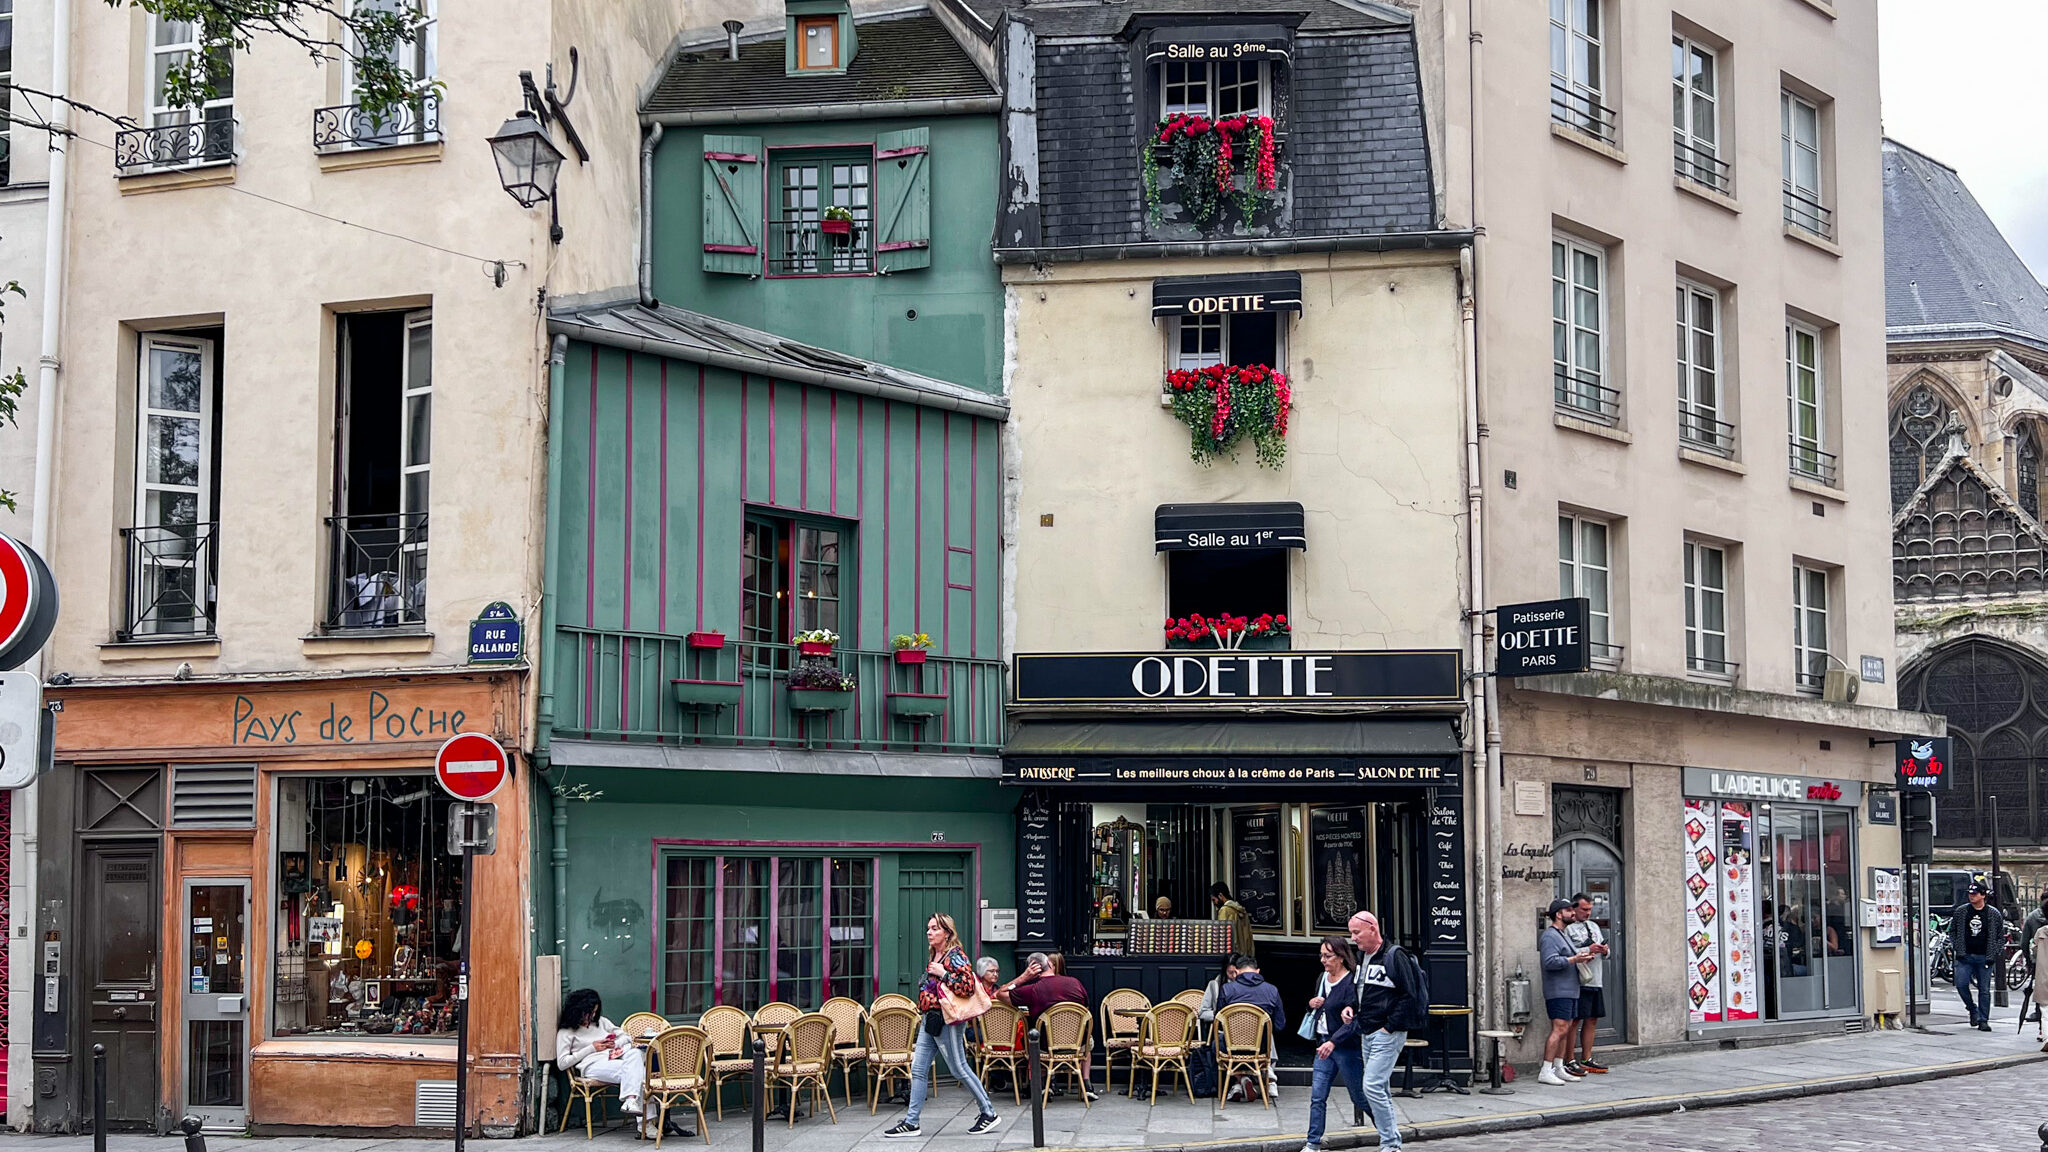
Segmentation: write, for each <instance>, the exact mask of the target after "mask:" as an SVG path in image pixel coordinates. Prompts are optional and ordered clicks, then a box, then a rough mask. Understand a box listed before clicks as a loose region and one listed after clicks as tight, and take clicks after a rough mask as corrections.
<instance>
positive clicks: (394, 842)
mask: <svg viewBox="0 0 2048 1152" xmlns="http://www.w3.org/2000/svg"><path fill="white" fill-rule="evenodd" d="M451 803H453V801H451V800H450V799H449V798H448V797H447V796H446V795H444V794H443V793H442V792H441V790H440V788H438V787H437V786H436V785H435V783H434V778H433V776H432V775H431V774H429V773H407V774H402V775H375V776H371V775H360V774H358V775H336V776H325V775H322V776H295V777H287V778H281V779H279V780H278V782H277V824H276V828H277V864H276V868H277V871H276V874H275V877H274V883H273V890H274V891H275V892H276V894H277V901H278V903H277V907H278V919H277V924H276V927H275V934H276V941H275V948H276V971H275V979H274V980H273V981H272V985H271V986H272V988H273V989H274V992H273V996H274V1000H273V1008H272V1013H271V1031H272V1034H273V1035H277V1036H309V1037H324V1036H333V1037H339V1036H353V1035H404V1036H429V1037H453V1036H454V1034H455V988H456V975H457V971H456V955H457V950H458V949H459V948H460V946H461V939H460V933H461V929H462V924H463V917H462V907H461V898H462V887H461V884H462V858H461V857H459V856H451V855H449V854H448V852H447V851H446V847H447V840H448V808H449V805H450V804H451Z"/></svg>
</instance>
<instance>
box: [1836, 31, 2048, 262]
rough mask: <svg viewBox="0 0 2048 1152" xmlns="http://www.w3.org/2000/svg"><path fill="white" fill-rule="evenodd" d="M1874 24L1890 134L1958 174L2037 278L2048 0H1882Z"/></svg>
mask: <svg viewBox="0 0 2048 1152" xmlns="http://www.w3.org/2000/svg"><path fill="white" fill-rule="evenodd" d="M1852 2H1854V0H1852ZM1878 32H1879V35H1880V37H1881V44H1880V46H1879V56H1880V63H1881V65H1882V67H1883V85H1884V131H1885V135H1887V136H1890V137H1891V138H1892V139H1894V140H1897V141H1899V142H1900V143H1901V144H1907V145H1910V146H1912V147H1913V148H1916V149H1918V150H1920V151H1922V152H1925V153H1927V154H1928V155H1929V156H1932V157H1934V158H1935V159H1936V160H1939V161H1941V162H1942V163H1943V164H1946V165H1948V166H1949V167H1951V168H1954V169H1955V170H1956V171H1957V172H1958V173H1960V174H1961V175H1962V178H1963V182H1964V183H1965V184H1968V185H1969V186H1970V191H1971V193H1973V194H1974V195H1975V196H1976V197H1977V202H1978V203H1979V204H1982V205H1983V206H1984V210H1985V211H1986V212H1989V213H1990V214H1991V219H1992V220H1993V221H1994V222H1995V223H1996V224H1997V225H1998V227H1999V230H2000V231H2002V232H2004V233H2005V238H2006V240H2007V241H2008V242H2010V243H2011V244H2012V246H2013V248H2014V249H2015V250H2017V251H2018V252H2019V254H2020V256H2021V258H2023V259H2025V260H2026V262H2027V265H2028V267H2030V268H2032V269H2033V271H2034V278H2035V279H2037V280H2038V279H2041V278H2042V276H2043V275H2044V274H2048V131H2044V129H2048V107H2044V102H2043V96H2044V94H2048V69H2044V68H2043V57H2042V53H2041V46H2042V45H2043V44H2044V43H2048V0H1938V2H1937V0H1879V3H1878Z"/></svg>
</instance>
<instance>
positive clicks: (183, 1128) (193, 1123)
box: [178, 1116, 206, 1152]
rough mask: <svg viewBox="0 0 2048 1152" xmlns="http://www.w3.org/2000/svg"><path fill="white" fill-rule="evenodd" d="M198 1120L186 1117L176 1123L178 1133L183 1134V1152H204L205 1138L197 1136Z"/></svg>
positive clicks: (194, 1117)
mask: <svg viewBox="0 0 2048 1152" xmlns="http://www.w3.org/2000/svg"><path fill="white" fill-rule="evenodd" d="M199 1128H200V1124H199V1118H198V1117H196V1116H187V1117H185V1118H184V1119H183V1120H180V1121H178V1131H180V1132H183V1133H184V1134H185V1152H206V1137H204V1136H201V1135H200V1134H199Z"/></svg>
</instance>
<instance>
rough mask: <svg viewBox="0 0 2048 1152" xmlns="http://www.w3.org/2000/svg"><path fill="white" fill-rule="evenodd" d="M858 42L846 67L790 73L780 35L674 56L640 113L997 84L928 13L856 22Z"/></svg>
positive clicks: (923, 96)
mask: <svg viewBox="0 0 2048 1152" xmlns="http://www.w3.org/2000/svg"><path fill="white" fill-rule="evenodd" d="M855 27H856V31H857V33H858V44H857V46H856V48H855V50H854V54H853V63H852V64H851V65H850V66H849V67H848V68H847V70H846V71H845V72H844V73H841V74H836V75H825V76H810V75H805V76H791V75H788V74H787V73H786V71H785V69H784V54H783V38H782V37H781V36H776V37H774V38H773V39H769V40H757V41H754V42H753V43H743V44H741V45H740V58H739V59H738V60H729V59H727V58H726V48H725V45H724V44H722V43H721V44H718V45H716V46H707V47H705V48H702V49H699V50H697V51H694V52H684V53H682V54H680V55H678V56H677V57H676V59H675V61H674V62H673V63H671V64H670V65H669V68H668V71H667V72H666V73H665V74H663V76H662V78H661V83H659V84H657V85H655V88H654V92H653V94H652V95H650V96H648V98H647V103H646V104H645V105H643V106H642V107H641V109H640V111H641V113H642V114H644V115H650V116H659V115H661V114H663V113H668V112H695V111H699V110H703V109H714V108H756V107H773V106H777V105H789V104H857V103H865V102H870V101H877V100H943V99H954V98H961V97H976V96H981V97H988V96H994V95H995V94H996V90H995V88H994V87H993V86H991V85H990V84H989V82H988V78H987V77H985V76H983V75H982V74H981V70H980V69H979V68H976V67H975V66H974V61H973V60H972V59H970V58H969V57H968V55H967V53H966V52H963V51H961V49H960V45H959V43H958V42H957V41H955V40H954V39H953V36H952V33H950V32H948V31H946V27H945V25H943V24H941V23H939V21H938V19H937V18H936V17H934V16H932V15H931V13H929V12H925V11H919V12H915V13H912V14H909V15H894V16H888V17H879V18H876V19H871V20H859V21H856V22H855Z"/></svg>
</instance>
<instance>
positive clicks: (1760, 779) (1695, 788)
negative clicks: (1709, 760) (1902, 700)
mask: <svg viewBox="0 0 2048 1152" xmlns="http://www.w3.org/2000/svg"><path fill="white" fill-rule="evenodd" d="M1685 794H1686V795H1687V796H1698V797H1704V798H1708V799H1714V800H1755V801H1762V802H1765V803H1772V802H1775V803H1781V804H1820V805H1825V806H1827V807H1830V808H1860V807H1862V806H1863V782H1862V781H1861V780H1835V779H1830V778H1824V777H1819V776H1775V775H1766V774H1764V773H1761V772H1734V771H1727V770H1724V769H1720V768H1687V769H1686V770H1685Z"/></svg>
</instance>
